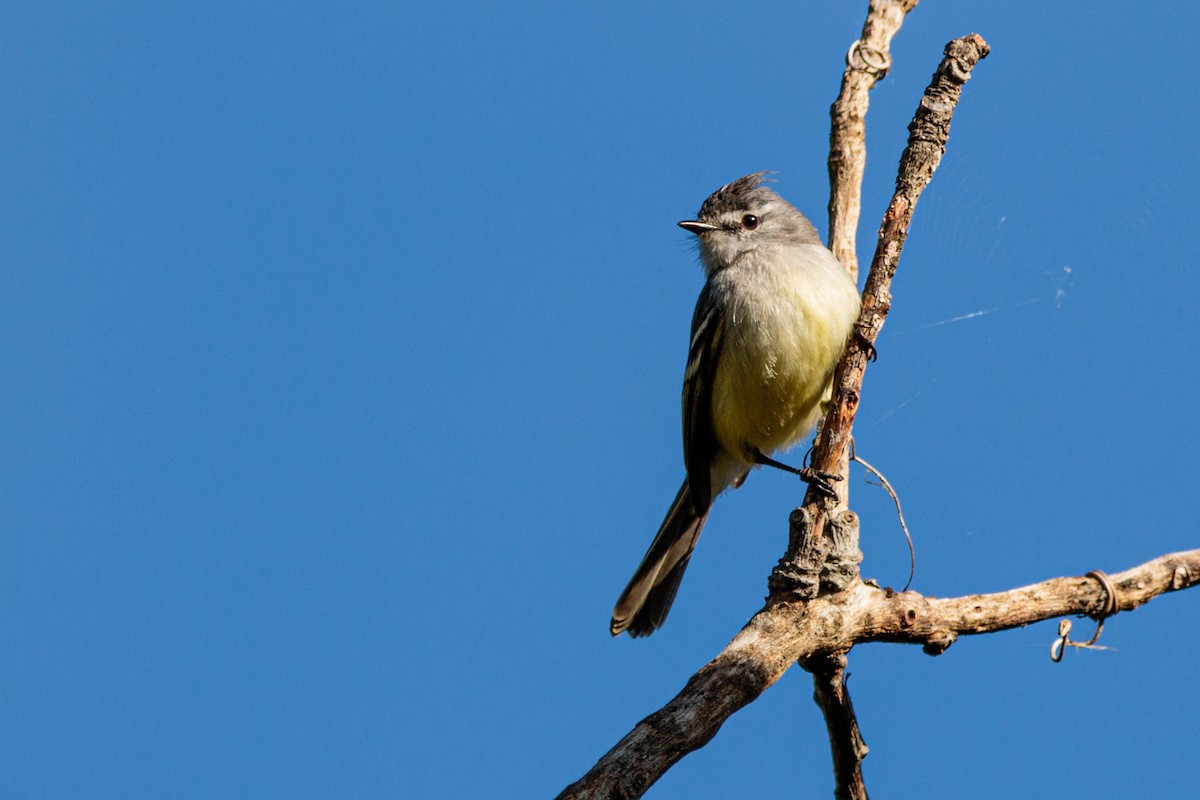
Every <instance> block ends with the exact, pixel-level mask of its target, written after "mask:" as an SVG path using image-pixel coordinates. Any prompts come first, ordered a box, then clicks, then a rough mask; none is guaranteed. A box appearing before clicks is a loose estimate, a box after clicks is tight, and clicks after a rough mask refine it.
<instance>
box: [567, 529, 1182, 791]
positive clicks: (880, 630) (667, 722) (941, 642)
mask: <svg viewBox="0 0 1200 800" xmlns="http://www.w3.org/2000/svg"><path fill="white" fill-rule="evenodd" d="M1111 581H1112V584H1113V585H1114V586H1115V587H1116V589H1117V592H1118V595H1119V597H1118V598H1117V607H1118V608H1119V609H1120V610H1124V611H1129V610H1132V609H1134V608H1137V607H1138V606H1140V605H1143V604H1145V603H1147V602H1149V601H1150V600H1151V599H1153V598H1154V597H1157V596H1158V595H1160V594H1165V593H1167V592H1174V591H1179V590H1182V589H1187V588H1190V587H1192V586H1196V585H1197V584H1200V550H1190V551H1186V552H1182V553H1173V554H1171V555H1165V556H1162V557H1160V558H1156V559H1154V560H1153V561H1148V562H1146V563H1145V564H1141V565H1140V566H1137V567H1134V568H1132V569H1129V570H1126V571H1125V572H1121V573H1117V574H1115V575H1113V576H1111ZM1108 602H1109V598H1108V596H1107V592H1106V590H1105V588H1104V585H1103V583H1102V582H1101V581H1099V580H1097V579H1095V578H1093V577H1088V576H1085V577H1079V578H1054V579H1052V580H1048V581H1044V582H1042V583H1037V584H1034V585H1032V586H1025V587H1022V588H1019V589H1011V590H1009V591H1007V592H998V593H995V594H985V595H969V596H966V597H958V598H951V599H934V598H927V597H924V596H922V595H920V594H917V593H916V592H905V593H903V594H899V593H896V592H893V591H891V590H890V589H879V588H876V587H872V586H868V585H866V584H863V583H859V584H857V585H856V586H854V587H852V588H851V589H849V590H847V591H846V592H843V593H840V594H837V595H828V596H823V597H818V598H817V599H815V600H810V601H805V602H801V601H788V602H774V603H772V602H768V604H767V606H766V607H765V608H763V610H762V611H760V612H759V613H758V614H756V615H755V616H754V618H753V619H751V620H750V622H749V623H747V625H746V627H745V628H743V629H742V630H741V632H740V633H738V635H737V636H735V637H734V639H733V641H732V642H730V643H729V645H728V646H727V647H726V648H725V649H724V650H723V651H722V652H721V653H720V654H719V655H718V656H717V657H716V658H714V659H713V660H712V661H710V662H709V663H708V664H706V665H705V666H704V667H703V668H702V669H701V670H700V671H699V672H697V673H696V674H695V675H694V676H693V677H692V679H691V680H690V681H688V683H687V685H686V686H684V688H683V690H682V691H681V692H680V693H679V694H678V695H676V696H675V698H674V699H673V700H671V702H670V703H668V704H667V705H666V706H665V707H663V708H662V709H661V710H660V711H657V712H655V713H654V714H651V715H650V716H649V717H646V719H644V720H642V721H641V722H640V723H638V725H637V727H636V728H634V729H633V730H632V731H631V732H630V733H629V734H628V735H627V736H626V737H625V738H624V739H622V740H621V741H620V742H619V743H618V744H617V745H616V747H614V748H613V749H612V750H610V751H609V752H608V754H607V755H605V756H604V757H603V758H602V759H600V762H599V763H598V764H596V766H595V767H593V768H592V770H591V771H590V772H588V774H587V775H585V776H584V777H583V778H581V779H580V780H579V781H577V782H576V783H574V784H572V785H571V786H569V787H567V789H565V790H564V791H563V792H562V794H560V795H559V798H560V800H565V799H566V798H614V799H615V798H621V799H623V800H624V799H626V798H636V797H641V796H642V794H643V793H644V792H645V790H646V789H648V788H649V787H650V785H651V784H653V783H654V782H655V781H656V780H658V779H659V778H660V777H662V775H663V773H665V772H666V771H667V770H668V769H669V768H670V767H671V766H672V765H673V764H675V763H676V762H677V761H678V760H679V759H680V758H682V757H683V756H684V755H686V754H687V753H689V752H691V751H692V750H696V749H698V748H700V747H702V746H704V745H705V744H706V743H707V742H708V741H709V740H710V739H712V737H713V736H715V735H716V733H717V731H718V730H719V729H720V727H721V725H722V724H723V723H724V722H725V720H727V719H728V718H729V717H730V716H732V715H733V713H734V712H735V711H737V710H738V709H740V708H742V707H743V706H745V705H746V704H747V703H749V702H751V701H752V700H754V699H755V698H756V697H758V696H759V695H760V694H762V693H763V692H764V691H766V690H767V689H768V688H769V687H770V686H771V685H772V684H773V683H775V681H777V680H779V678H780V677H781V676H782V675H783V673H784V672H785V671H786V670H787V668H788V667H789V666H791V665H792V664H793V663H795V662H796V661H801V662H809V663H811V661H812V659H814V658H819V657H823V656H825V655H826V654H830V653H843V652H846V651H848V650H849V649H850V648H851V647H852V646H853V645H855V644H858V643H861V642H870V641H884V642H905V643H909V644H920V645H923V646H924V649H925V652H927V653H930V654H931V655H936V654H939V653H941V652H944V651H945V650H946V648H948V647H949V646H950V645H951V644H953V643H954V642H955V640H956V639H957V638H958V637H959V636H960V635H972V634H982V633H992V632H994V631H1001V630H1006V629H1009V628H1017V627H1022V626H1024V625H1029V624H1031V623H1034V622H1039V621H1042V620H1048V619H1053V618H1055V617H1061V616H1074V615H1093V614H1099V613H1101V612H1103V610H1104V609H1105V607H1106V606H1107V604H1108ZM850 796H853V795H850Z"/></svg>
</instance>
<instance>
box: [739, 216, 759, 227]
mask: <svg viewBox="0 0 1200 800" xmlns="http://www.w3.org/2000/svg"><path fill="white" fill-rule="evenodd" d="M742 227H743V228H745V229H746V230H748V231H752V230H754V229H755V228H757V227H758V217H756V216H754V215H753V214H747V215H746V216H744V217H742Z"/></svg>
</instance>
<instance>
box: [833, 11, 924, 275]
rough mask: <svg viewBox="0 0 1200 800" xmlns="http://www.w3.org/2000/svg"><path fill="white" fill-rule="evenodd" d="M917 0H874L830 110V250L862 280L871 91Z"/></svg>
mask: <svg viewBox="0 0 1200 800" xmlns="http://www.w3.org/2000/svg"><path fill="white" fill-rule="evenodd" d="M916 6H917V0H871V3H870V5H869V6H868V8H867V19H866V21H865V22H863V30H862V37H861V38H859V39H858V40H857V41H856V42H855V43H854V44H853V45H851V47H850V52H848V53H847V54H846V69H845V71H843V72H842V88H841V90H840V91H839V92H838V97H837V100H835V101H834V103H833V106H832V107H831V108H830V109H829V116H830V117H831V118H832V121H833V125H832V127H831V130H830V134H829V249H830V250H832V251H833V254H834V255H835V256H837V258H838V261H840V262H842V266H844V267H845V268H846V269H848V270H849V271H850V274H851V275H852V276H854V279H855V281H857V280H858V254H857V252H856V251H855V239H856V237H857V232H858V216H859V213H860V212H861V210H862V181H863V172H864V171H865V170H866V167H867V145H866V139H867V107H868V105H870V97H869V95H868V92H870V91H871V89H872V88H873V87H874V86H875V84H876V82H878V81H879V80H880V79H881V78H883V76H884V75H886V74H887V71H888V69H889V68H890V67H891V64H892V57H891V54H890V53H889V52H888V47H889V46H890V45H891V42H892V37H893V36H895V35H896V32H897V31H898V30H900V25H901V23H903V22H904V17H905V16H906V15H907V14H908V12H909V11H912V10H913V9H914V8H916Z"/></svg>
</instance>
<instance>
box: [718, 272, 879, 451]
mask: <svg viewBox="0 0 1200 800" xmlns="http://www.w3.org/2000/svg"><path fill="white" fill-rule="evenodd" d="M781 277H783V278H784V279H783V280H775V281H772V282H771V284H770V285H769V286H768V287H766V289H765V290H764V291H762V292H757V293H753V294H750V295H748V296H747V295H746V293H744V292H741V293H738V294H737V295H735V296H732V297H731V298H730V299H731V302H730V305H729V307H728V308H726V320H725V325H724V330H723V333H722V341H721V354H720V359H719V361H718V365H717V369H716V374H715V375H714V376H713V380H714V384H713V395H712V407H711V412H712V424H713V431H714V433H715V434H716V436H717V440H718V441H719V442H720V443H721V445H722V447H724V448H725V449H726V450H727V451H728V452H729V453H731V454H733V455H735V456H741V457H742V458H744V459H745V460H746V461H747V462H748V463H752V462H753V460H754V459H753V456H754V451H755V450H757V451H759V452H761V453H763V454H764V455H770V454H771V453H772V452H774V451H777V450H784V449H787V448H789V447H791V446H793V445H795V444H796V443H797V442H798V441H800V440H801V439H803V438H804V437H805V436H806V435H807V434H808V433H809V432H810V431H811V430H812V429H813V427H814V426H815V425H816V423H817V420H818V419H819V418H820V416H821V414H822V412H823V408H822V405H823V404H824V403H825V402H828V399H829V384H830V380H831V378H832V374H833V369H834V368H835V367H836V366H837V360H838V358H839V357H840V355H841V352H842V349H843V347H844V345H845V342H846V338H847V336H848V335H849V332H850V327H851V326H852V324H853V320H854V319H855V318H856V316H857V311H858V308H857V306H858V298H857V293H855V292H854V288H853V284H851V283H850V281H849V280H848V279H846V280H845V281H844V282H842V283H836V282H835V283H833V284H832V285H829V284H821V283H818V284H817V285H816V286H814V285H813V284H812V282H810V281H808V280H787V278H788V277H790V276H788V275H786V274H785V275H784V276H781ZM805 277H806V278H807V277H808V276H805Z"/></svg>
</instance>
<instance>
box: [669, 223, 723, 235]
mask: <svg viewBox="0 0 1200 800" xmlns="http://www.w3.org/2000/svg"><path fill="white" fill-rule="evenodd" d="M678 224H679V227H681V228H683V229H684V230H685V231H690V232H691V233H695V234H697V235H699V234H701V233H710V232H712V231H719V230H721V228H720V226H719V225H709V224H708V223H707V222H700V221H699V220H695V219H685V220H684V221H683V222H680V223H678Z"/></svg>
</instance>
